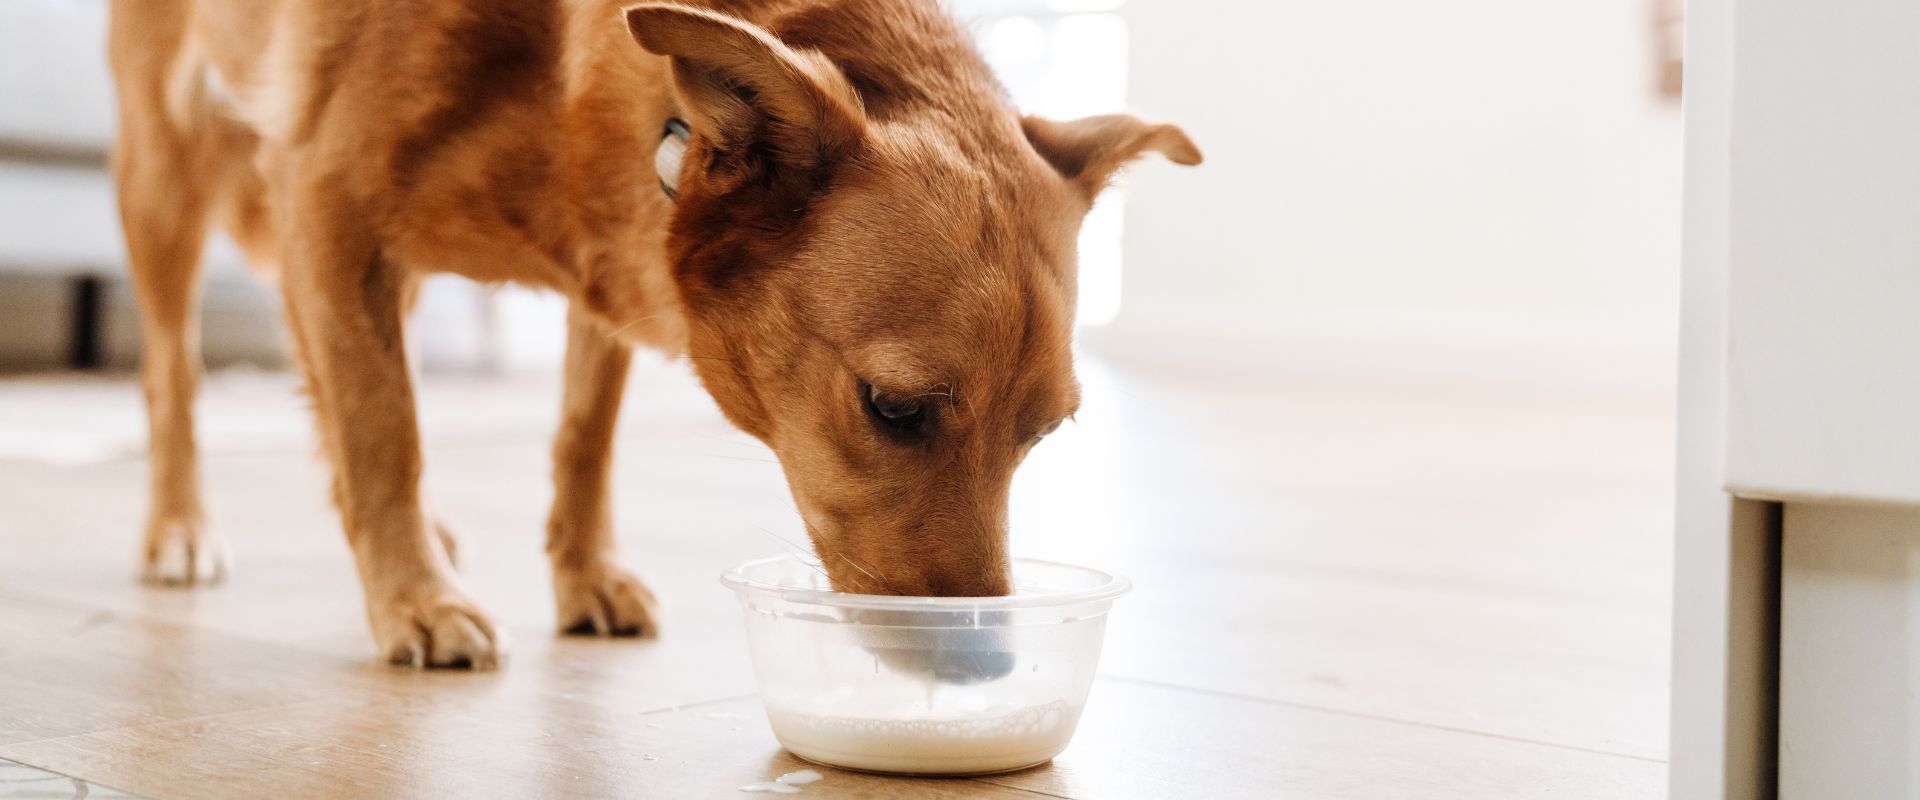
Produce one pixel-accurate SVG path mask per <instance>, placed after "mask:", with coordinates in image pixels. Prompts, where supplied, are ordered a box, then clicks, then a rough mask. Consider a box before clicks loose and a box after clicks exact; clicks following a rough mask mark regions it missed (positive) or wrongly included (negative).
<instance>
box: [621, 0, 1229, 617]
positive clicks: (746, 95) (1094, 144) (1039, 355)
mask: <svg viewBox="0 0 1920 800" xmlns="http://www.w3.org/2000/svg"><path fill="white" fill-rule="evenodd" d="M889 13H917V14H919V15H920V16H918V17H916V18H915V19H914V20H913V21H914V22H915V23H916V24H919V25H923V26H925V25H932V24H935V23H932V22H930V21H929V20H928V19H927V18H926V14H925V12H923V11H922V12H889ZM626 18H627V23H628V26H629V28H630V29H631V31H632V33H633V35H634V37H635V38H636V39H637V40H638V41H639V42H640V44H641V45H642V46H643V47H645V48H646V49H647V50H649V51H651V52H654V53H657V54H660V55H664V56H668V57H670V61H671V68H672V72H673V78H674V84H675V88H676V91H677V94H678V97H679V101H680V104H681V106H682V114H683V115H684V116H685V117H687V119H688V121H689V122H690V124H691V127H692V130H693V136H692V139H691V141H690V143H689V147H688V150H687V153H686V156H685V161H684V165H683V167H682V171H681V174H680V176H679V178H678V195H677V201H676V202H677V206H676V210H675V215H674V220H673V223H672V231H671V234H670V238H669V244H668V248H669V254H670V257H671V258H672V260H673V271H674V278H675V281H676V283H677V284H678V286H679V288H680V291H681V295H682V299H683V301H684V304H685V307H686V309H687V314H688V323H689V329H690V331H689V332H690V339H689V357H690V358H691V360H692V363H693V365H694V366H695V368H696V370H697V372H698V373H699V375H700V378H701V380H702V381H703V382H704V383H705V384H706V386H707V388H708V390H709V391H710V392H712V394H713V396H714V399H715V400H716V401H718V403H719V405H720V408H721V410H722V411H724V412H725V413H726V415H727V417H728V418H729V419H730V420H732V421H733V422H734V424H736V425H738V426H740V427H741V428H742V429H744V430H746V431H747V432H748V433H751V434H753V435H754V436H756V437H758V438H760V439H761V440H763V441H765V442H766V443H767V444H768V446H770V447H772V448H773V450H774V451H775V452H776V453H777V454H778V455H779V457H780V463H781V466H782V467H783V468H784V470H785V472H786V475H787V480H788V483H789V485H790V486H791V488H792V491H793V496H794V500H795V501H796V503H797V505H798V507H799V510H800V513H801V515H802V516H803V517H804V518H805V520H806V522H807V525H808V528H809V530H810V532H811V534H812V537H813V540H814V544H815V547H816V549H817V550H818V552H819V554H820V556H821V560H822V561H823V562H824V563H825V565H826V568H827V570H828V574H829V576H830V577H831V579H832V581H833V583H834V585H835V586H836V587H837V588H840V589H842V590H845V591H855V592H865V593H874V594H913V595H994V594H1005V593H1007V592H1008V591H1009V590H1010V588H1011V587H1010V580H1009V565H1008V559H1007V550H1006V540H1007V494H1008V487H1009V485H1010V483H1011V481H1012V477H1013V471H1014V468H1015V467H1016V466H1018V465H1019V463H1020V461H1021V460H1022V459H1023V458H1025V457H1026V454H1027V452H1028V450H1030V449H1031V448H1032V447H1033V446H1034V444H1036V443H1037V442H1039V441H1040V439H1041V438H1042V437H1044V436H1046V435H1047V434H1048V433H1049V432H1051V431H1052V430H1053V429H1054V428H1055V427H1057V426H1058V425H1059V424H1060V423H1061V421H1062V420H1064V419H1066V418H1068V417H1070V416H1072V414H1073V413H1074V410H1075V408H1077V407H1078V405H1079V387H1078V384H1077V383H1076V382H1075V380H1074V375H1073V361H1072V352H1071V339H1072V334H1073V311H1074V294H1075V263H1076V255H1075V246H1074V243H1075V239H1076V235H1077V233H1078V231H1079V227H1080V221H1081V218H1082V217H1083V216H1084V215H1085V214H1086V212H1087V210H1088V209H1089V207H1090V206H1091V204H1092V201H1093V199H1094V196H1095V195H1097V194H1098V193H1099V191H1100V190H1101V189H1102V188H1103V187H1104V186H1105V184H1106V182H1107V181H1108V179H1109V178H1110V177H1111V176H1112V174H1113V173H1114V172H1115V171H1116V170H1117V169H1118V168H1119V167H1120V166H1121V165H1122V164H1124V163H1126V162H1127V161H1130V160H1132V159H1133V158H1135V157H1137V156H1139V155H1140V154H1142V153H1144V152H1147V151H1157V152H1160V153H1164V154H1165V155H1167V156H1168V157H1169V158H1171V159H1173V160H1174V161H1177V162H1180V163H1184V164H1194V163H1198V162H1199V160H1200V154H1199V152H1198V150H1196V149H1195V148H1194V146H1193V144H1192V143H1191V142H1190V141H1188V139H1187V137H1186V136H1185V134H1183V133H1181V132H1180V131H1179V130H1178V129H1176V128H1173V127H1171V126H1165V125H1148V124H1146V123H1143V122H1141V121H1139V120H1137V119H1134V118H1132V117H1127V116H1109V117H1096V118H1091V119H1086V120H1080V121H1076V122H1052V121H1047V120H1041V119H1036V118H1026V119H1022V118H1021V117H1020V116H1019V115H1018V114H1016V113H1015V112H1013V111H1012V110H1011V107H1010V106H1009V105H1008V104H1006V102H1005V101H1004V100H1002V99H1001V97H1000V93H999V90H998V88H997V86H996V85H995V84H993V82H992V77H991V75H990V74H989V73H987V72H986V70H985V67H984V66H982V65H980V64H979V62H978V58H977V56H974V55H973V53H972V51H971V50H970V49H969V48H966V47H965V46H964V45H961V44H959V42H960V40H959V39H958V37H957V34H954V33H953V32H952V31H951V29H950V28H948V29H946V30H945V31H944V34H942V31H940V30H937V29H936V30H934V31H933V32H932V33H933V34H942V35H944V36H946V37H948V39H949V41H946V42H939V41H934V42H914V41H896V42H895V45H897V46H898V47H899V48H900V50H899V52H896V53H892V54H890V53H889V52H888V49H887V48H888V47H889V45H888V44H886V43H884V42H879V41H865V40H861V37H864V36H868V35H872V34H873V33H874V32H873V31H863V30H844V29H837V28H835V27H834V24H833V23H832V21H831V20H823V19H813V20H800V21H796V22H795V24H794V25H793V26H792V28H793V30H794V31H799V30H803V29H805V30H807V31H808V33H807V34H806V35H805V36H800V35H799V34H797V33H791V32H790V33H788V34H786V35H787V36H788V38H789V39H803V38H804V39H807V40H808V41H810V42H812V43H814V44H819V43H821V42H830V41H843V42H846V43H847V44H848V45H849V47H853V46H858V47H860V48H862V50H863V53H862V54H861V55H860V56H859V58H860V59H861V60H862V62H863V64H864V69H865V70H866V71H864V72H863V71H861V70H856V69H854V68H853V67H854V65H853V64H852V63H851V62H852V60H853V59H852V58H850V57H845V56H843V57H842V58H845V59H846V60H847V61H848V62H849V63H848V64H847V65H846V66H845V67H843V65H842V64H841V63H838V62H837V61H836V60H835V58H833V57H830V55H829V54H828V53H826V52H823V50H830V49H831V48H826V47H822V49H813V48H812V47H808V46H806V45H804V44H801V43H799V42H788V41H783V40H782V39H781V38H777V37H776V36H775V35H774V34H773V33H770V32H769V31H768V30H766V29H763V28H760V27H757V26H754V25H751V24H748V23H746V22H743V21H741V20H738V19H735V18H732V17H728V16H724V15H721V14H716V13H712V12H708V11H702V10H695V9H690V8H685V7H681V6H676V5H663V4H645V5H639V6H632V7H629V8H628V9H627V10H626ZM938 25H940V26H945V25H946V23H944V22H940V23H938ZM783 30H785V29H784V28H783ZM888 35H893V36H898V34H897V33H895V34H888ZM908 38H909V39H911V38H912V37H911V36H909V37H908ZM850 40H852V41H850ZM889 57H896V58H903V59H907V60H915V59H918V60H920V61H921V63H918V64H908V65H906V66H905V67H901V68H900V69H902V70H905V71H906V72H899V73H887V72H884V71H881V70H878V69H876V68H875V67H874V65H875V64H876V63H878V62H879V61H883V60H885V59H887V58H889ZM956 59H957V60H958V62H959V63H958V66H957V67H956V66H955V65H954V64H951V63H939V62H942V61H943V60H944V61H953V60H956ZM928 62H935V63H928ZM910 72H918V73H922V74H918V75H913V74H907V73H910ZM850 76H851V77H850ZM888 81H893V83H891V84H889V83H887V82H888ZM856 86H858V87H859V90H858V91H856V88H855V87H856ZM934 88H937V90H938V94H937V96H929V95H930V92H931V89H934ZM916 93H918V94H919V95H920V96H918V97H916V96H915V95H916ZM881 105H884V106H885V108H881V107H880V106H881Z"/></svg>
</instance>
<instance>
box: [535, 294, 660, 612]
mask: <svg viewBox="0 0 1920 800" xmlns="http://www.w3.org/2000/svg"><path fill="white" fill-rule="evenodd" d="M632 360H633V351H632V350H631V349H630V348H628V347H627V346H626V345H624V344H621V343H620V342H619V341H618V340H616V339H614V338H613V336H612V335H611V334H609V333H608V332H607V331H606V330H605V329H603V328H601V327H600V326H599V325H597V324H595V323H594V321H593V320H591V319H589V318H588V317H587V316H586V314H585V313H584V312H582V311H581V310H580V309H579V308H578V307H575V308H571V309H569V310H568V312H567V364H566V389H565V400H564V402H563V405H562V409H561V418H560V432H559V434H558V435H557V436H555V437H554V443H553V513H552V515H551V516H549V517H548V518H547V555H548V557H549V558H551V559H552V561H553V592H554V606H555V610H556V611H557V612H558V613H559V625H560V630H562V631H564V632H567V633H587V634H599V635H602V636H607V635H612V636H644V635H651V634H653V633H654V632H655V630H656V628H655V620H656V619H658V615H657V613H656V610H655V606H654V599H653V593H652V592H650V591H648V590H647V587H646V586H645V585H643V584H641V583H640V580H639V579H638V578H636V577H634V574H633V572H632V571H631V570H629V569H627V568H626V567H625V566H624V565H622V564H621V563H620V556H619V550H620V547H619V542H618V540H617V539H616V538H615V536H614V534H613V502H612V499H611V495H610V493H611V487H610V485H609V479H610V477H611V474H610V472H611V466H612V460H613V430H614V424H615V422H616V420H617V418H618V417H619V416H620V396H621V394H622V393H623V392H624V391H625V389H626V383H627V367H628V365H629V364H630V363H631V362H632Z"/></svg>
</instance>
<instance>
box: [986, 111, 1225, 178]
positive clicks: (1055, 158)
mask: <svg viewBox="0 0 1920 800" xmlns="http://www.w3.org/2000/svg"><path fill="white" fill-rule="evenodd" d="M1020 127H1021V129H1022V130H1024V131H1026V133H1027V141H1028V142H1031V143H1032V144H1033V149H1034V150H1036V151H1038V152H1039V153H1040V156H1041V157H1042V158H1045V159H1046V160H1047V163H1049V164H1052V165H1053V168H1054V169H1055V170H1058V171H1059V172H1060V174H1061V175H1062V176H1064V177H1066V179H1067V180H1068V181H1069V182H1071V183H1073V184H1074V185H1076V186H1078V187H1080V189H1081V191H1083V192H1085V193H1086V194H1087V196H1088V197H1089V198H1091V197H1093V196H1095V195H1098V194H1099V193H1100V190H1102V189H1105V188H1106V187H1107V181H1109V180H1111V179H1112V178H1113V175H1114V173H1116V172H1118V171H1119V170H1120V168H1121V167H1123V166H1125V165H1126V164H1127V162H1129V161H1132V160H1134V159H1136V158H1139V157H1140V156H1142V155H1145V154H1146V153H1148V152H1156V153H1159V154H1161V155H1164V156H1166V157H1167V159H1168V160H1170V161H1172V162H1173V163H1175V164H1186V165H1189V166H1191V165H1194V164H1198V163H1200V148H1198V147H1195V146H1193V140H1191V139H1188V138H1187V134H1186V132H1185V131H1182V130H1180V129H1179V128H1176V127H1174V126H1172V125H1153V124H1149V123H1146V122H1142V121H1140V119H1139V118H1137V117H1133V116H1130V115H1127V114H1108V115H1105V116H1099V117H1087V118H1085V119H1076V120H1073V121H1071V122H1057V121H1054V120H1050V119H1042V118H1040V117H1025V118H1022V119H1021V120H1020Z"/></svg>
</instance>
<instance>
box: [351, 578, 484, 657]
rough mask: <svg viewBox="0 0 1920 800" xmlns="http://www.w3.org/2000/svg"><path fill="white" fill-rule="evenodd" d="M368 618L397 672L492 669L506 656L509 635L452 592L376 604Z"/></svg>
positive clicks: (413, 595) (420, 594) (442, 589)
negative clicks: (437, 668)
mask: <svg viewBox="0 0 1920 800" xmlns="http://www.w3.org/2000/svg"><path fill="white" fill-rule="evenodd" d="M368 616H370V617H371V618H372V622H373V639H374V642H375V643H376V644H378V645H379V647H380V654H381V656H382V657H383V658H385V659H386V660H387V663H390V664H393V665H395V666H402V667H416V668H417V667H445V668H451V669H493V668H495V667H498V666H500V660H501V658H502V657H504V656H505V654H506V639H505V631H501V630H499V629H498V628H496V627H495V626H494V623H493V619H492V618H491V617H488V616H487V613H486V612H485V611H482V610H480V606H478V605H476V604H475V603H474V602H473V601H472V600H470V599H468V598H467V596H466V595H465V594H463V593H462V592H461V591H460V590H459V589H458V588H455V587H453V586H443V587H440V588H439V589H438V590H437V591H421V592H413V593H407V594H405V595H402V596H399V597H394V598H390V599H388V600H385V601H382V602H378V603H377V604H374V605H373V606H372V608H371V609H370V610H369V612H368Z"/></svg>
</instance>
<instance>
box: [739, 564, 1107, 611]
mask: <svg viewBox="0 0 1920 800" xmlns="http://www.w3.org/2000/svg"><path fill="white" fill-rule="evenodd" d="M782 561H785V562H792V563H796V564H802V565H805V562H803V561H801V560H800V559H799V558H798V557H796V556H794V555H792V554H782V555H777V556H767V557H765V558H755V559H750V560H747V561H743V562H741V563H739V564H735V565H734V566H733V568H731V569H729V570H727V571H726V572H722V573H720V585H722V586H725V587H727V588H729V589H732V590H733V591H734V592H735V593H736V594H738V595H739V596H740V597H741V598H742V599H745V598H747V597H749V596H752V597H775V598H779V599H781V600H785V601H787V602H790V603H801V604H805V605H816V606H833V607H837V608H879V609H914V610H919V611H941V610H950V611H973V610H1003V609H1021V608H1056V607H1059V606H1070V605H1076V604H1079V603H1093V602H1100V601H1111V600H1113V599H1115V598H1118V597H1121V596H1124V595H1126V594H1127V593H1128V592H1131V591H1133V582H1132V581H1130V580H1127V578H1126V576H1124V575H1120V574H1118V573H1113V572H1108V571H1106V570H1103V569H1096V568H1093V567H1087V566H1081V565H1079V564H1068V563H1066V562H1063V561H1049V560H1047V559H1042V558H1015V559H1013V562H1014V564H1015V565H1019V564H1034V565H1038V566H1043V567H1054V568H1063V569H1069V570H1075V571H1078V572H1083V573H1089V574H1091V575H1094V576H1096V577H1098V578H1104V580H1101V581H1099V582H1098V583H1096V584H1095V585H1093V586H1088V587H1086V588H1083V589H1073V590H1071V591H1065V592H1049V593H1046V594H1009V595H998V596H990V597H917V596H912V595H893V594H853V593H850V592H836V591H832V590H829V589H811V588H805V587H800V586H781V585H779V584H774V583H768V582H766V581H758V580H754V579H752V578H749V577H747V576H746V574H745V571H746V570H749V569H752V568H754V567H758V566H762V565H765V564H773V563H777V562H782Z"/></svg>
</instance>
